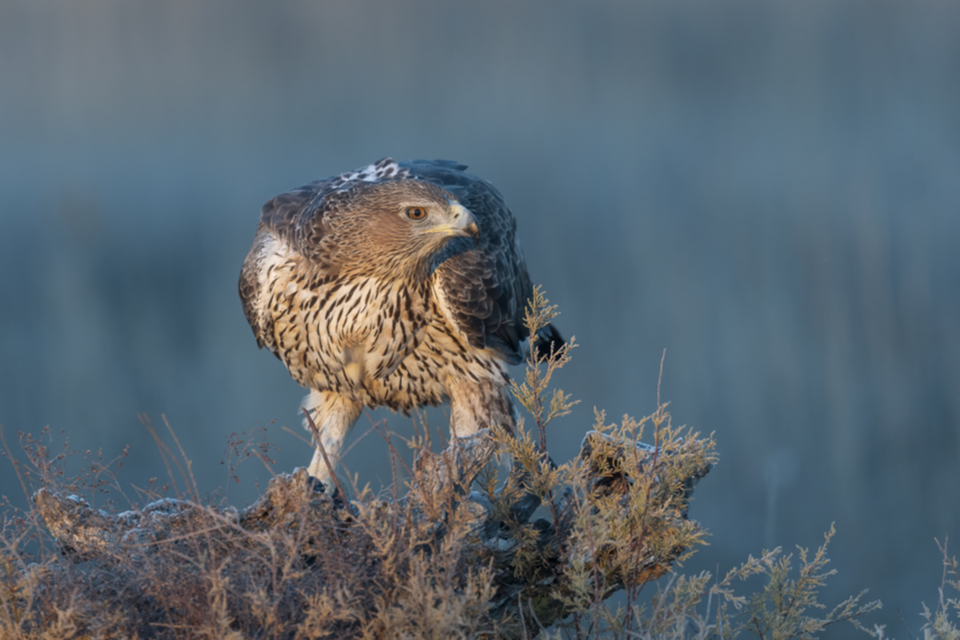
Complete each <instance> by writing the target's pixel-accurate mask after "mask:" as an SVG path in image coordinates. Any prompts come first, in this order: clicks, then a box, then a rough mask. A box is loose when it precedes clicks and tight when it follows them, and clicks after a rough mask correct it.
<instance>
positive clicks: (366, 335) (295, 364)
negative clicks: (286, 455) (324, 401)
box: [274, 277, 428, 393]
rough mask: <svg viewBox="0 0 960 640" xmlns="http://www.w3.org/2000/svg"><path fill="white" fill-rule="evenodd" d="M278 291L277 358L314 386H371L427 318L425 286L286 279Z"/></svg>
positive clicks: (414, 340)
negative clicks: (278, 356) (279, 356)
mask: <svg viewBox="0 0 960 640" xmlns="http://www.w3.org/2000/svg"><path fill="white" fill-rule="evenodd" d="M275 290H277V291H278V292H279V295H278V296H277V298H278V305H277V311H276V318H275V321H274V330H275V332H276V338H277V345H278V347H279V352H280V355H281V360H283V361H284V363H285V364H286V365H287V368H288V369H289V370H290V373H291V375H293V377H294V378H295V379H296V380H297V381H298V382H299V383H300V384H302V385H303V386H306V387H310V388H314V389H332V390H338V391H340V392H343V393H349V392H351V391H360V390H364V389H365V390H366V391H367V392H372V391H375V389H376V388H377V386H378V385H379V382H380V381H382V380H383V379H384V378H386V377H387V376H389V375H390V374H392V373H393V372H394V371H395V370H396V368H397V367H398V366H399V365H400V363H401V362H402V361H403V359H404V358H405V357H406V356H408V355H409V354H410V353H412V352H413V350H414V349H416V347H417V345H418V344H419V342H420V341H421V340H422V337H423V332H424V327H425V326H426V324H427V322H428V318H427V315H428V305H427V301H426V299H425V294H426V291H424V290H421V288H418V287H416V286H410V285H406V284H404V283H402V282H396V281H390V280H378V279H375V278H369V277H368V278H359V277H353V278H350V277H341V278H336V279H333V280H325V279H323V278H317V279H315V280H309V279H304V280H300V281H298V280H297V278H291V279H290V280H289V281H288V282H286V283H281V282H278V283H277V285H276V286H275Z"/></svg>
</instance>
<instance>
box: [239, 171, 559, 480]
mask: <svg viewBox="0 0 960 640" xmlns="http://www.w3.org/2000/svg"><path fill="white" fill-rule="evenodd" d="M465 169H466V166H465V165H462V164H458V163H456V162H451V161H448V160H436V161H426V160H413V161H408V162H394V161H393V160H392V159H390V158H384V159H382V160H380V161H378V162H376V163H375V164H372V165H369V166H367V167H363V168H361V169H357V170H356V171H351V172H348V173H344V174H341V175H339V176H333V177H329V178H324V179H322V180H317V181H316V182H311V183H310V184H308V185H305V186H303V187H300V188H298V189H294V190H293V191H290V192H289V193H284V194H282V195H279V196H276V197H275V198H273V199H272V200H270V201H269V202H267V203H266V204H265V205H264V206H263V209H262V210H261V213H260V224H259V226H258V227H257V233H256V236H255V237H254V240H253V247H252V248H251V249H250V253H249V254H248V255H247V259H246V261H245V262H244V263H243V269H242V270H241V272H240V298H241V300H242V301H243V310H244V313H245V314H246V316H247V320H248V321H249V323H250V326H251V327H252V328H253V334H254V336H256V339H257V344H258V345H259V346H260V347H261V348H262V347H266V348H268V349H269V350H270V351H272V352H273V354H274V355H276V356H277V357H278V358H279V359H280V360H281V361H282V362H283V364H284V365H286V367H287V370H288V371H289V372H290V375H291V376H292V377H293V379H294V380H296V381H297V382H298V383H300V385H302V386H303V387H305V388H307V389H309V390H310V393H309V394H308V395H307V397H306V398H305V399H304V403H303V408H304V409H305V410H306V411H307V412H308V413H309V414H310V416H311V418H312V419H313V421H314V423H315V424H316V426H317V428H318V431H319V433H320V443H318V444H319V445H322V446H323V450H324V451H325V453H326V455H327V458H328V460H329V463H330V465H331V466H333V467H335V466H336V464H337V462H338V460H339V457H340V451H341V447H342V443H343V440H344V438H345V436H346V434H347V432H348V431H349V430H350V428H351V427H352V426H353V424H354V422H356V420H357V418H358V417H359V416H360V412H361V411H362V409H363V407H364V406H367V407H371V408H373V407H378V406H387V407H390V408H391V409H393V410H395V411H402V412H404V413H409V412H410V411H412V410H413V409H415V408H417V407H420V406H424V405H431V406H437V405H439V404H441V403H443V402H445V401H449V403H450V430H451V434H452V435H454V436H461V437H462V436H465V435H469V434H472V433H474V432H476V431H477V430H479V429H482V428H484V427H488V426H490V425H491V424H498V425H502V426H503V427H505V428H506V429H508V430H511V429H512V428H513V427H514V424H515V420H516V416H515V410H514V408H513V405H512V403H511V400H510V394H509V388H508V384H509V378H508V375H507V372H506V365H507V364H518V363H520V362H521V361H522V360H523V358H524V350H525V349H526V348H527V344H528V343H527V338H528V331H527V329H526V327H525V326H524V324H523V317H524V311H525V308H526V305H527V301H528V299H529V298H530V297H531V295H532V291H533V288H532V285H531V281H530V276H529V275H528V274H527V267H526V264H525V263H524V259H523V254H522V253H521V251H520V244H519V242H518V240H517V233H516V221H515V220H514V218H513V214H511V213H510V210H509V209H507V206H506V205H505V204H504V201H503V197H502V196H501V195H500V193H499V192H498V191H497V190H496V189H495V188H494V187H493V185H491V184H490V183H489V182H487V181H485V180H482V179H480V178H478V177H476V176H474V175H471V174H469V173H465V171H464V170H465ZM541 333H542V335H540V336H538V340H537V341H536V342H537V344H538V348H540V349H549V348H551V346H558V345H560V344H562V339H561V338H560V335H559V333H557V331H556V329H555V328H554V327H553V326H552V325H549V326H547V327H546V328H545V329H544V330H542V332H541ZM308 472H309V473H310V475H311V476H313V477H315V478H317V479H319V480H321V481H324V482H325V483H327V484H328V485H329V480H330V476H329V473H328V465H327V462H326V461H325V460H324V458H323V456H322V452H321V450H320V448H319V446H317V450H316V451H315V452H314V456H313V460H312V462H311V463H310V467H309V469H308Z"/></svg>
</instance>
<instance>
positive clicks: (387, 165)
mask: <svg viewBox="0 0 960 640" xmlns="http://www.w3.org/2000/svg"><path fill="white" fill-rule="evenodd" d="M409 175H410V170H409V169H401V168H400V165H398V164H397V163H396V162H395V161H394V160H393V159H392V158H383V159H382V160H378V161H377V162H375V163H373V164H368V165H367V166H365V167H360V168H359V169H355V170H354V171H347V172H346V173H341V174H340V175H339V176H337V178H336V180H334V181H333V184H332V185H331V186H333V187H334V188H335V189H342V188H347V187H349V185H350V184H351V183H353V182H378V181H380V180H386V179H388V178H406V177H407V176H409Z"/></svg>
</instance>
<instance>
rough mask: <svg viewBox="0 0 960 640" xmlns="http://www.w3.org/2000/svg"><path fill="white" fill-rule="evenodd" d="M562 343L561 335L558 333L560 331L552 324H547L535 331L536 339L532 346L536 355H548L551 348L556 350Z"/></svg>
mask: <svg viewBox="0 0 960 640" xmlns="http://www.w3.org/2000/svg"><path fill="white" fill-rule="evenodd" d="M563 343H564V340H563V336H561V335H560V332H559V331H557V328H556V327H555V326H553V325H552V324H548V325H547V326H545V327H544V328H543V329H540V331H538V332H537V339H536V341H535V342H534V347H535V348H536V350H537V355H539V356H541V357H543V356H548V355H550V350H551V349H552V350H553V351H557V350H558V349H559V348H560V347H562V346H563Z"/></svg>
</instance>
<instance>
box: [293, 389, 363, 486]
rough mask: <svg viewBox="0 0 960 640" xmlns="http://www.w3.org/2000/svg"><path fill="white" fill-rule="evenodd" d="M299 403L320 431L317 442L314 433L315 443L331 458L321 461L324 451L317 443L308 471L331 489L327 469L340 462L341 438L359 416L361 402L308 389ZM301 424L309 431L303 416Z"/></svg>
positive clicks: (308, 425)
mask: <svg viewBox="0 0 960 640" xmlns="http://www.w3.org/2000/svg"><path fill="white" fill-rule="evenodd" d="M302 406H303V408H304V409H306V410H307V412H308V413H309V414H310V417H311V418H312V419H313V423H314V425H316V427H317V431H318V432H319V433H320V442H319V443H317V442H316V436H314V445H315V446H316V445H317V444H319V445H320V446H322V447H323V450H324V451H325V452H326V454H327V460H329V461H330V466H329V467H328V466H327V461H326V460H324V458H323V454H322V453H321V452H320V447H319V446H317V448H316V449H315V450H314V452H313V460H311V462H310V467H309V468H308V469H307V473H309V474H310V475H311V476H313V477H314V478H316V479H318V480H320V481H322V482H323V483H324V484H325V485H327V489H331V488H332V487H331V479H330V472H331V470H335V469H336V468H337V464H338V463H339V462H340V451H341V450H342V449H343V440H344V438H346V437H347V433H348V432H349V431H350V429H351V427H353V424H354V423H355V422H356V421H357V418H359V417H360V412H361V411H362V410H363V405H362V404H360V403H359V402H355V401H353V400H350V399H349V398H347V397H346V396H342V395H340V394H338V393H333V392H330V391H311V392H310V393H309V395H307V396H306V397H305V398H304V399H303V404H302ZM303 423H304V424H303V426H304V428H306V430H307V431H310V432H311V433H312V430H311V429H310V424H309V423H308V421H307V419H306V418H304V420H303Z"/></svg>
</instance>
